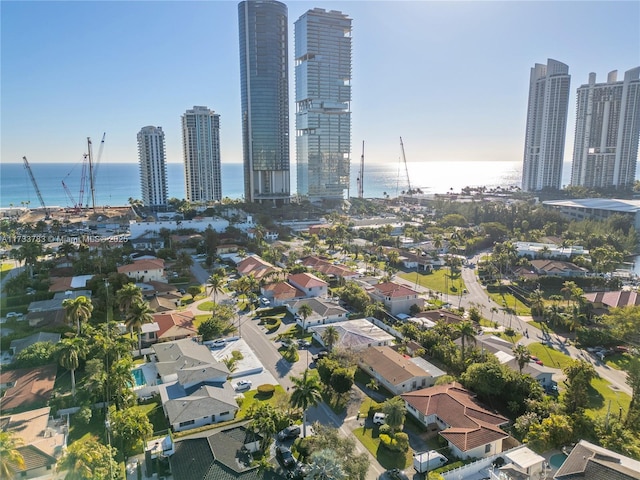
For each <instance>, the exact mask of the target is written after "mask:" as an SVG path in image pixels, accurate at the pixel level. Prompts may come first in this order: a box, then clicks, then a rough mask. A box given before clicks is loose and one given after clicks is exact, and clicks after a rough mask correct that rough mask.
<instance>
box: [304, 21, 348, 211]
mask: <svg viewBox="0 0 640 480" xmlns="http://www.w3.org/2000/svg"><path fill="white" fill-rule="evenodd" d="M295 63H296V66H295V78H296V86H295V88H296V160H297V179H298V193H299V194H300V195H305V196H308V197H309V199H310V200H312V201H316V200H341V199H342V198H343V196H344V191H345V189H348V188H349V163H350V153H351V19H350V18H349V17H348V16H347V15H345V14H343V13H342V12H338V11H335V10H331V11H329V12H327V11H326V10H324V9H321V8H314V9H313V10H309V11H307V12H306V13H305V14H303V15H302V16H301V17H300V18H299V19H298V20H297V21H296V23H295Z"/></svg>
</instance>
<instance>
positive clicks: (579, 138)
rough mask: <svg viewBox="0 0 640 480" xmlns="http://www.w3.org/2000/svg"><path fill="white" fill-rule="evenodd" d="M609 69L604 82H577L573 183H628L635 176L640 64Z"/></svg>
mask: <svg viewBox="0 0 640 480" xmlns="http://www.w3.org/2000/svg"><path fill="white" fill-rule="evenodd" d="M617 77H618V72H617V71H616V70H614V71H613V72H611V73H609V75H608V77H607V82H606V83H596V74H595V73H590V74H589V83H588V84H586V85H582V86H580V88H578V95H577V101H576V136H575V143H574V146H573V164H572V167H571V185H581V186H584V187H595V188H629V187H631V186H633V183H634V182H635V179H636V163H637V162H638V141H639V140H640V67H636V68H634V69H632V70H629V71H627V72H625V74H624V80H623V81H618V78H617Z"/></svg>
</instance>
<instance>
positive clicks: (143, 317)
mask: <svg viewBox="0 0 640 480" xmlns="http://www.w3.org/2000/svg"><path fill="white" fill-rule="evenodd" d="M152 322H153V310H151V307H150V306H149V303H148V302H145V301H142V302H136V303H134V304H133V305H131V309H130V311H129V315H128V316H127V318H126V319H125V325H126V326H127V328H128V329H129V331H130V332H131V338H133V329H134V328H135V329H136V330H137V331H138V353H139V354H140V355H142V331H141V330H142V325H144V324H145V323H152Z"/></svg>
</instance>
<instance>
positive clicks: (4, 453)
mask: <svg viewBox="0 0 640 480" xmlns="http://www.w3.org/2000/svg"><path fill="white" fill-rule="evenodd" d="M23 444H24V442H23V441H22V439H21V438H19V437H17V436H16V435H15V433H14V432H11V431H5V430H0V478H15V475H16V471H15V469H16V468H18V469H20V470H23V469H24V468H25V465H24V458H23V457H22V454H21V453H20V451H19V450H18V448H19V447H20V446H22V445H23Z"/></svg>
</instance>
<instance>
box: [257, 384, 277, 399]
mask: <svg viewBox="0 0 640 480" xmlns="http://www.w3.org/2000/svg"><path fill="white" fill-rule="evenodd" d="M257 390H258V395H265V396H266V395H273V393H274V392H275V391H276V387H275V386H274V385H270V384H268V383H264V384H262V385H258V388H257Z"/></svg>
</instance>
